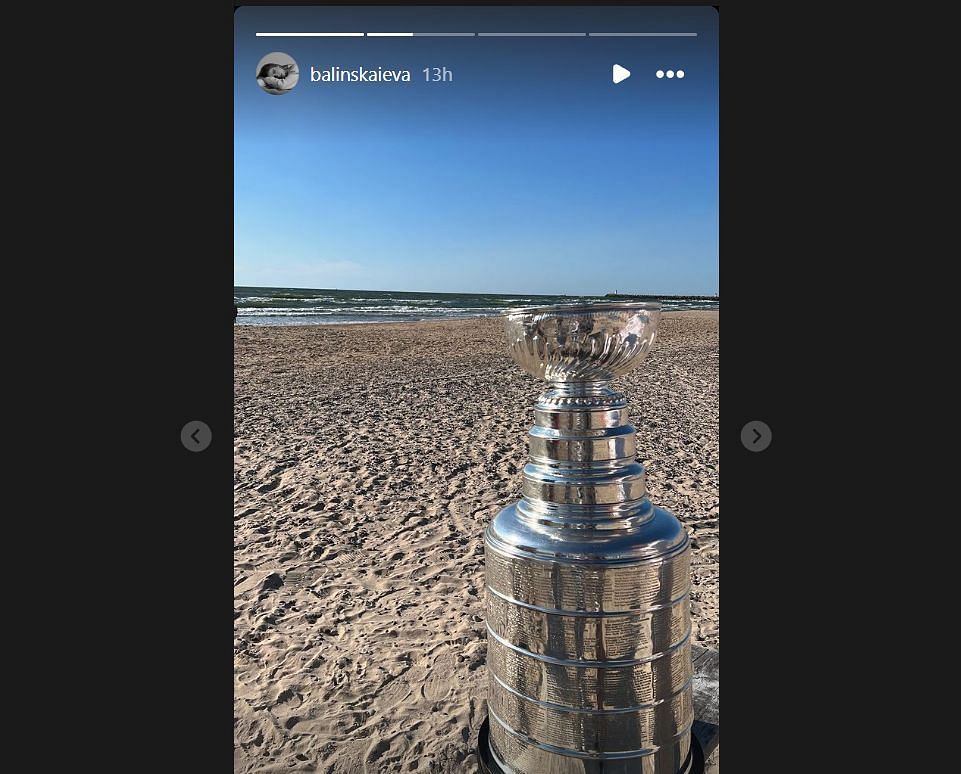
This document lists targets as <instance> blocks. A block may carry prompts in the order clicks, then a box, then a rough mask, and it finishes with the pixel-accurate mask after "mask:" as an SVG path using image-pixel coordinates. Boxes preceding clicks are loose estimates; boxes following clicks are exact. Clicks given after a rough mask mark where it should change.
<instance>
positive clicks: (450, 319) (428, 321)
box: [234, 309, 720, 328]
mask: <svg viewBox="0 0 961 774" xmlns="http://www.w3.org/2000/svg"><path fill="white" fill-rule="evenodd" d="M504 314H505V313H504V312H501V313H498V314H479V315H474V316H472V317H448V318H425V319H420V320H385V321H380V320H356V321H354V322H336V323H323V322H311V323H300V324H298V323H293V324H286V325H283V324H274V323H247V322H241V319H242V316H238V317H237V319H236V320H234V327H235V328H353V327H354V326H358V325H360V326H369V325H381V326H394V325H396V326H410V325H445V324H447V323H468V322H476V321H478V320H497V319H500V318H501V317H503V316H504ZM698 314H705V315H714V316H717V315H719V314H720V310H719V309H670V310H668V311H662V312H661V319H662V320H663V319H665V318H668V317H669V316H672V315H698Z"/></svg>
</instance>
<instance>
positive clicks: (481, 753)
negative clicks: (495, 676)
mask: <svg viewBox="0 0 961 774" xmlns="http://www.w3.org/2000/svg"><path fill="white" fill-rule="evenodd" d="M477 757H478V758H480V767H481V771H482V772H483V774H513V772H511V771H510V770H508V769H504V768H502V767H501V765H500V764H499V763H498V762H497V761H496V760H495V758H494V756H493V754H492V753H491V748H490V719H488V718H484V722H483V724H482V725H481V727H480V733H479V734H478V735H477ZM678 774H704V751H703V750H702V749H701V743H700V742H699V741H698V739H697V737H696V736H695V735H694V734H691V752H690V753H689V754H688V756H687V762H686V763H685V764H684V766H683V767H682V768H681V770H680V771H679V772H678Z"/></svg>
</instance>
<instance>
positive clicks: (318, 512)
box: [234, 312, 719, 774]
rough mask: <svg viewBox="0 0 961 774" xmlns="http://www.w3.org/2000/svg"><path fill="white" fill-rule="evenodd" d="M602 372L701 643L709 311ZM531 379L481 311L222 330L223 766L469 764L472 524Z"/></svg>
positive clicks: (495, 488)
mask: <svg viewBox="0 0 961 774" xmlns="http://www.w3.org/2000/svg"><path fill="white" fill-rule="evenodd" d="M615 384H616V386H617V387H618V389H620V390H621V391H622V392H624V393H625V394H626V395H627V397H628V399H629V400H630V401H631V407H632V422H633V423H634V424H635V426H636V427H637V429H638V457H639V459H640V460H641V461H642V462H643V463H644V465H645V466H646V467H647V469H648V486H649V489H650V492H651V499H652V500H653V501H654V502H655V503H656V504H658V505H661V506H663V507H665V508H668V509H669V510H671V511H672V512H673V513H674V514H676V515H677V516H678V517H679V518H680V519H681V520H682V521H683V522H684V524H685V525H686V527H687V529H688V530H689V531H690V533H691V534H692V536H693V537H694V549H693V550H694V561H693V584H694V590H693V594H692V599H693V605H692V616H693V621H694V637H695V641H696V642H697V643H699V644H702V645H705V646H709V647H718V645H719V632H718V556H719V554H718V537H717V530H718V314H717V313H716V312H681V313H669V314H666V315H664V316H663V317H662V322H661V327H660V331H659V336H658V340H657V342H656V344H655V346H654V350H653V352H652V354H651V355H650V357H649V358H648V360H647V361H646V362H645V363H644V365H642V366H641V368H640V369H639V370H637V371H635V372H634V373H632V374H629V375H628V376H626V377H623V378H621V379H619V380H618V381H617V382H616V383H615ZM542 389H543V386H542V385H541V384H540V383H539V382H538V381H536V380H535V379H534V378H533V377H530V376H527V375H526V374H524V373H523V372H522V371H520V369H519V368H518V367H517V366H515V365H514V364H513V362H512V361H511V360H510V358H509V356H508V355H507V352H506V345H505V343H504V337H503V334H502V331H501V324H500V322H499V321H498V320H495V319H480V320H462V321H448V322H438V323H411V324H404V325H352V326H311V327H284V328H277V327H271V328H257V327H252V326H237V327H236V328H235V393H236V398H235V399H236V408H235V487H234V489H235V502H236V509H235V516H234V526H235V541H236V545H235V586H234V606H235V614H234V615H235V641H234V644H235V699H234V703H235V707H234V716H235V725H234V735H235V771H236V772H273V771H277V772H281V771H283V772H291V771H295V772H323V773H324V774H332V773H335V772H336V773H337V774H347V772H350V773H351V774H373V772H438V773H439V772H467V773H468V774H469V773H471V772H476V771H479V768H478V764H477V757H476V753H475V752H474V747H475V744H476V738H477V732H478V729H479V727H480V724H481V722H482V721H483V719H484V717H485V716H486V696H487V685H486V679H487V675H486V669H485V667H484V660H485V655H486V641H485V637H484V632H485V629H484V585H483V572H484V561H483V560H484V552H483V540H482V532H483V529H484V527H485V526H486V524H487V523H488V521H489V520H490V519H491V518H492V516H493V515H494V514H495V513H496V512H497V510H498V509H499V508H502V507H503V506H505V505H506V504H508V503H509V502H511V501H513V500H516V499H518V497H519V496H520V495H519V490H520V484H521V478H520V470H521V468H522V467H523V464H524V462H525V460H526V455H527V450H526V433H527V430H528V429H529V427H530V426H531V425H532V423H533V409H532V405H533V402H534V400H535V398H536V397H537V395H538V394H539V393H540V391H541V390H542Z"/></svg>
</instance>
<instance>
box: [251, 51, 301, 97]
mask: <svg viewBox="0 0 961 774" xmlns="http://www.w3.org/2000/svg"><path fill="white" fill-rule="evenodd" d="M299 78H300V71H299V70H298V69H297V63H296V62H295V61H294V58H293V57H292V56H290V55H289V54H284V53H281V52H280V51H272V52H271V53H269V54H267V56H265V57H264V58H263V59H261V60H260V61H259V62H258V63H257V84H258V85H259V86H260V88H262V89H263V90H264V91H266V92H267V93H268V94H286V93H287V92H288V91H290V90H291V89H292V88H294V86H296V85H297V81H298V80H299Z"/></svg>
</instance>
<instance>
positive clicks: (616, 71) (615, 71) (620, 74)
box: [611, 64, 631, 83]
mask: <svg viewBox="0 0 961 774" xmlns="http://www.w3.org/2000/svg"><path fill="white" fill-rule="evenodd" d="M611 75H612V76H613V78H614V83H620V82H621V81H623V80H627V79H628V78H630V77H631V71H630V70H628V69H627V68H626V67H621V66H620V65H619V64H616V65H614V67H612V68H611Z"/></svg>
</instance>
